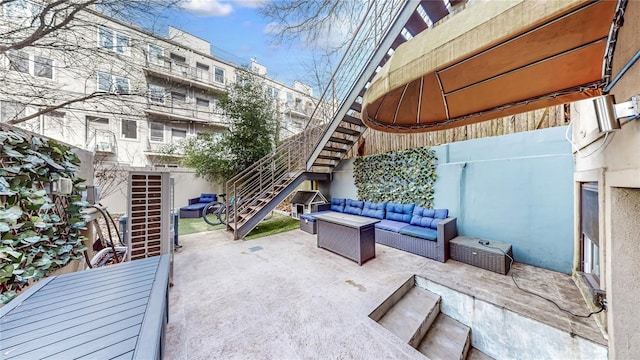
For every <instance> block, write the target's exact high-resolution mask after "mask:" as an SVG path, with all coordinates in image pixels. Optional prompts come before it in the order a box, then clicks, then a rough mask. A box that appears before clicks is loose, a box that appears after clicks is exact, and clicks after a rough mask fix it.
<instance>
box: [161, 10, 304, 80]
mask: <svg viewBox="0 0 640 360" xmlns="http://www.w3.org/2000/svg"><path fill="white" fill-rule="evenodd" d="M258 1H260V0H258ZM258 1H253V0H235V1H227V0H186V1H185V5H184V7H185V9H183V10H181V11H178V12H177V13H175V14H172V16H170V18H168V19H167V20H166V21H167V22H168V24H169V25H172V26H175V27H177V28H179V29H182V30H184V31H187V32H189V33H191V34H193V35H196V36H198V37H200V38H203V39H205V40H207V41H209V42H210V43H211V45H212V46H214V47H216V48H220V49H222V50H224V51H227V52H229V53H231V54H233V55H236V56H238V57H240V58H241V59H243V60H244V61H245V62H249V61H250V59H251V58H252V57H255V58H256V59H257V61H258V63H260V64H262V65H265V66H266V67H267V71H268V75H269V76H270V77H271V78H273V79H276V80H278V81H281V82H283V83H285V84H287V85H292V84H293V81H294V80H301V81H304V80H305V79H304V77H305V75H304V74H305V71H304V66H303V65H302V64H303V63H304V62H305V61H307V62H308V60H309V59H310V57H311V52H310V50H309V49H303V48H302V46H300V45H299V44H298V45H282V46H280V47H277V46H276V45H274V44H273V43H272V42H271V36H270V35H269V34H268V30H267V29H268V28H269V27H268V25H269V21H268V20H266V19H264V18H263V17H262V16H261V15H260V14H259V13H258V11H257V6H258V4H259V3H258Z"/></svg>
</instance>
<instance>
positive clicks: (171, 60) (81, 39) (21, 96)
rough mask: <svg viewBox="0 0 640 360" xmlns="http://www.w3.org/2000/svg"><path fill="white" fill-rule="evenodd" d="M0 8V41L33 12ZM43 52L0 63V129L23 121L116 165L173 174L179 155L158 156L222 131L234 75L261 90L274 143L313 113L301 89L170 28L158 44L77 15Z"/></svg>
mask: <svg viewBox="0 0 640 360" xmlns="http://www.w3.org/2000/svg"><path fill="white" fill-rule="evenodd" d="M1 7H2V8H1V10H2V12H1V13H0V16H1V17H2V21H0V29H1V30H2V33H8V32H7V31H11V30H14V29H20V27H23V26H24V27H27V26H28V25H29V22H32V21H33V19H34V18H37V15H38V13H39V11H42V7H41V6H40V5H38V4H37V3H35V2H30V1H26V0H17V1H14V2H9V3H6V4H4V5H1ZM31 25H33V22H32V23H31ZM48 45H50V46H28V47H25V48H23V49H20V50H17V51H9V52H7V53H6V54H5V56H4V57H3V58H0V67H1V69H2V72H1V74H2V75H0V85H1V88H2V89H3V90H1V91H0V121H2V122H11V120H12V119H17V118H24V117H25V116H27V117H31V118H30V119H29V120H27V121H24V122H21V123H19V124H18V126H21V127H23V128H26V129H28V130H31V131H34V132H37V133H41V134H43V135H46V136H49V137H53V138H56V139H59V140H61V141H64V142H66V143H69V144H71V145H74V146H77V147H80V148H84V149H87V150H91V151H95V153H96V155H98V156H96V158H98V159H101V160H109V161H115V162H118V163H120V164H123V165H130V166H153V165H160V164H162V165H163V166H166V165H168V166H175V165H176V164H177V163H178V158H179V154H178V155H177V156H176V157H174V158H169V159H167V157H166V156H163V148H165V147H166V146H167V145H168V144H178V143H179V142H180V140H182V139H184V138H186V137H190V136H197V135H198V133H201V132H223V131H225V130H226V129H227V128H228V121H227V119H226V118H225V116H224V114H222V112H221V111H220V109H219V108H218V105H217V104H218V100H219V98H220V96H221V95H222V94H224V92H225V91H227V90H226V89H227V86H228V85H230V84H231V83H232V82H234V81H235V78H236V71H237V69H239V68H241V67H249V68H250V69H252V70H253V71H254V72H256V73H257V74H258V75H259V76H260V77H261V78H262V79H263V80H264V82H265V85H266V86H267V87H268V90H269V92H270V93H271V95H272V96H273V98H274V105H275V108H276V109H277V112H278V116H279V120H280V129H281V131H280V134H281V137H283V138H286V137H288V136H290V135H293V134H295V133H298V132H300V131H301V130H302V129H304V127H305V126H306V123H307V121H308V119H309V117H310V116H311V114H312V113H313V112H314V109H315V107H316V104H317V103H318V100H317V99H316V98H314V96H313V90H312V88H311V87H310V86H307V85H305V84H303V83H300V82H295V83H294V84H293V86H287V85H285V84H283V83H281V82H278V81H276V80H274V79H271V78H269V77H268V75H267V69H266V67H264V66H262V65H260V64H258V63H257V62H256V61H255V60H254V59H252V60H251V61H250V62H249V61H247V63H246V64H241V63H238V62H237V61H236V62H234V61H229V60H227V59H224V58H222V57H220V56H216V55H213V54H212V52H211V44H210V43H209V42H207V41H205V40H203V39H200V38H198V37H197V36H195V35H192V34H189V33H186V32H184V31H182V30H180V29H177V28H174V27H169V29H168V34H167V35H166V36H160V35H157V34H154V33H152V32H149V31H145V30H143V29H141V28H139V27H137V26H134V25H131V24H128V23H125V22H122V21H119V20H116V19H114V18H109V17H107V16H105V15H103V14H101V13H100V12H97V11H93V10H86V11H83V12H81V13H79V14H78V15H77V16H76V18H75V19H74V20H73V26H70V27H69V28H68V29H65V30H61V31H59V32H58V33H57V34H55V38H54V39H52V40H51V41H50V42H49V43H48ZM79 99H81V100H82V101H77V100H79ZM60 104H66V105H65V106H60V107H59V108H56V109H55V111H48V112H46V113H43V114H39V111H41V109H44V108H47V107H51V106H56V105H60Z"/></svg>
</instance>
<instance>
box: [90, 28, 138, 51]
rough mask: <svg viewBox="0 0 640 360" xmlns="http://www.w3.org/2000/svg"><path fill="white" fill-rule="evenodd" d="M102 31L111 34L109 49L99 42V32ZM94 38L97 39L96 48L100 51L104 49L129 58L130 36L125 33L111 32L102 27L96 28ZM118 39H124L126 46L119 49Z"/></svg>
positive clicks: (111, 30)
mask: <svg viewBox="0 0 640 360" xmlns="http://www.w3.org/2000/svg"><path fill="white" fill-rule="evenodd" d="M101 30H104V31H109V32H111V47H106V46H102V43H101V42H100V31H101ZM96 37H97V44H98V47H99V48H101V49H105V50H109V51H113V52H115V53H117V54H121V55H127V56H130V55H131V36H129V35H128V34H126V33H123V32H120V31H117V30H113V29H110V28H108V27H104V26H98V27H97V31H96ZM120 38H126V39H127V42H128V45H127V46H124V47H121V46H119V45H118V41H119V40H120Z"/></svg>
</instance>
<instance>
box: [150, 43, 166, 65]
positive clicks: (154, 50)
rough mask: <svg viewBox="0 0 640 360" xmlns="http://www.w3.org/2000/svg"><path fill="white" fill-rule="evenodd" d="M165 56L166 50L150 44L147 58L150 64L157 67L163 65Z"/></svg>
mask: <svg viewBox="0 0 640 360" xmlns="http://www.w3.org/2000/svg"><path fill="white" fill-rule="evenodd" d="M163 56H164V49H163V48H161V47H160V46H157V45H153V44H149V53H148V54H147V58H148V60H149V62H150V63H152V64H156V65H162V64H163V63H164V62H163V61H162V57H163Z"/></svg>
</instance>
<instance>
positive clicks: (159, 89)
mask: <svg viewBox="0 0 640 360" xmlns="http://www.w3.org/2000/svg"><path fill="white" fill-rule="evenodd" d="M154 88H155V89H154ZM160 92H162V96H161V97H160V100H158V97H157V96H154V94H156V93H157V94H160ZM166 96H167V93H166V91H165V88H164V86H160V85H155V84H149V101H150V102H152V103H155V104H164V103H165V97H166Z"/></svg>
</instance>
